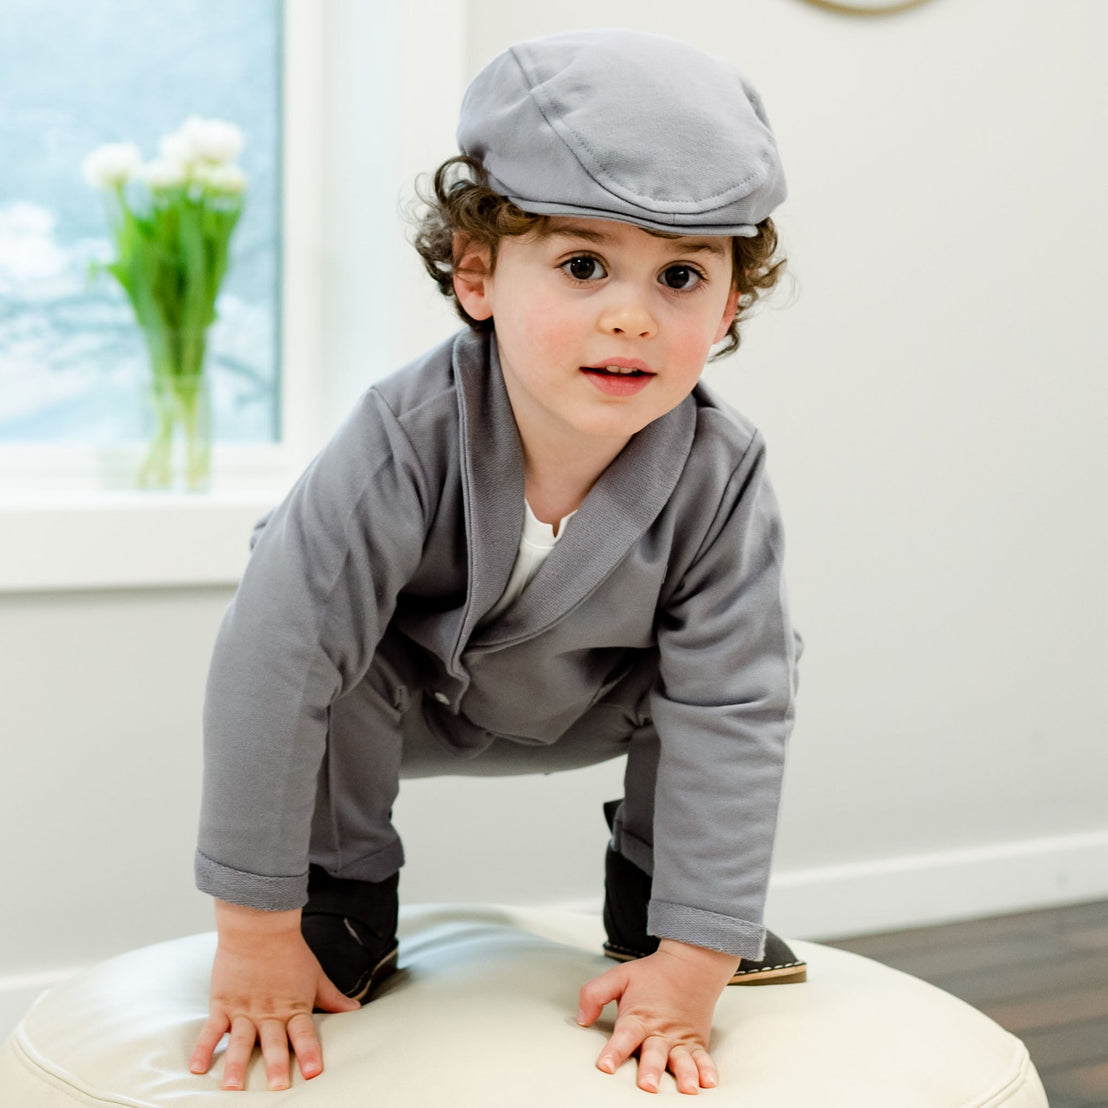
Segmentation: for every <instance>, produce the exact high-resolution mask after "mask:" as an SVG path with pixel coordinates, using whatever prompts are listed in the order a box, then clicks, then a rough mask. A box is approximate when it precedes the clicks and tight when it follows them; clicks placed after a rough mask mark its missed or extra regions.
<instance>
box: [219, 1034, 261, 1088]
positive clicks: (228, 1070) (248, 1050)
mask: <svg viewBox="0 0 1108 1108" xmlns="http://www.w3.org/2000/svg"><path fill="white" fill-rule="evenodd" d="M256 1037H257V1033H256V1031H255V1028H254V1024H253V1023H252V1022H251V1021H250V1020H249V1019H248V1018H247V1017H246V1016H236V1017H235V1019H234V1021H233V1022H232V1023H231V1038H230V1039H229V1040H228V1041H227V1054H226V1057H225V1058H224V1061H223V1088H225V1089H243V1088H245V1087H246V1066H247V1063H249V1061H250V1055H251V1054H253V1053H254V1039H255V1038H256Z"/></svg>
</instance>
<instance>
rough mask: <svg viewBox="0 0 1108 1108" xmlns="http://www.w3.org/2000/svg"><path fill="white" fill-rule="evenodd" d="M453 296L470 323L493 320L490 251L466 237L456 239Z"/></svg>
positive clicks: (458, 236) (459, 236)
mask: <svg viewBox="0 0 1108 1108" xmlns="http://www.w3.org/2000/svg"><path fill="white" fill-rule="evenodd" d="M454 257H455V258H456V259H457V260H456V261H455V263H454V293H455V295H456V296H457V297H458V302H459V303H460V304H461V305H462V307H463V308H465V310H466V314H467V315H469V317H470V318H471V319H476V320H482V319H489V318H490V317H491V316H492V301H491V299H490V296H489V293H490V291H491V284H492V283H491V281H490V278H491V277H492V268H491V266H490V264H489V249H488V247H487V246H481V245H480V244H479V243H475V242H473V240H472V239H469V238H467V237H466V236H465V235H462V234H460V233H457V234H455V235H454Z"/></svg>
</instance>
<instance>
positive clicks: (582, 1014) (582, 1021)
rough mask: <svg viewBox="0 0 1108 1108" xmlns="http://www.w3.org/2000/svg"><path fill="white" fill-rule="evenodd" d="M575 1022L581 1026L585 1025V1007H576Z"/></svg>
mask: <svg viewBox="0 0 1108 1108" xmlns="http://www.w3.org/2000/svg"><path fill="white" fill-rule="evenodd" d="M577 1022H578V1023H579V1024H580V1025H581V1026H582V1027H584V1026H585V1009H584V1008H578V1009H577Z"/></svg>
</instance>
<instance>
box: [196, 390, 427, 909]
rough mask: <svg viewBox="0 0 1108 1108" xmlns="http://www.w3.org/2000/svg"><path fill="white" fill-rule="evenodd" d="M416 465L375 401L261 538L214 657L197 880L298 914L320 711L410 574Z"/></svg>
mask: <svg viewBox="0 0 1108 1108" xmlns="http://www.w3.org/2000/svg"><path fill="white" fill-rule="evenodd" d="M428 501H429V497H428V494H427V490H426V488H425V487H424V482H423V474H422V470H421V468H420V463H419V459H418V457H417V456H416V454H415V451H414V449H413V447H412V446H411V444H410V443H409V442H408V440H407V438H406V436H405V435H404V432H403V430H402V429H401V428H400V427H399V425H398V423H397V421H396V418H395V417H394V416H393V415H392V413H391V412H390V411H389V410H388V409H387V407H386V406H385V404H384V402H383V401H382V400H380V399H379V398H377V397H376V396H375V395H374V394H373V393H370V394H368V395H367V396H366V397H365V398H363V400H362V402H361V403H360V405H359V406H358V407H357V408H356V409H355V411H354V412H353V413H352V414H351V416H350V417H349V418H348V420H347V422H346V423H345V424H344V425H343V427H342V428H341V429H340V431H339V432H338V434H337V435H336V436H335V437H334V438H333V439H332V440H331V442H330V443H328V445H327V446H326V447H325V448H324V450H323V452H322V453H321V454H320V456H319V457H318V458H317V459H316V460H315V461H314V462H313V463H312V465H311V466H310V467H309V469H308V470H307V471H306V472H305V474H304V475H303V476H302V477H301V478H300V480H299V481H298V482H297V484H296V486H295V487H294V488H293V490H292V491H291V493H290V494H289V495H288V497H286V499H285V501H284V502H283V503H282V504H281V505H280V506H279V507H278V508H277V509H276V511H274V513H273V514H272V516H271V517H270V518H269V520H268V522H267V523H266V526H265V528H264V529H263V530H262V531H261V533H260V535H259V536H258V539H257V543H256V545H255V547H254V550H253V553H252V554H251V556H250V560H249V562H248V564H247V567H246V571H245V573H244V574H243V578H242V582H241V583H240V585H239V588H238V590H237V592H236V593H235V597H234V600H233V601H232V603H231V605H230V607H229V608H228V610H227V613H226V615H225V616H224V619H223V622H222V625H221V626H220V630H219V635H218V637H217V639H216V642H215V646H214V649H213V651H212V661H211V666H210V668H209V672H208V683H207V690H206V696H205V701H204V789H203V800H202V805H201V816H200V831H199V836H198V849H197V856H196V877H197V885H198V887H199V888H200V889H201V890H202V891H203V892H207V893H209V894H211V895H212V896H214V897H217V898H219V899H220V900H224V901H228V902H231V903H235V904H241V905H243V906H246V907H251V908H259V909H264V910H267V911H287V910H290V909H293V908H299V907H301V906H302V905H303V904H304V902H305V899H306V896H307V877H308V849H309V841H310V834H311V825H312V813H313V810H314V808H315V803H316V789H317V775H318V771H319V766H320V763H321V760H322V758H323V754H324V747H325V742H326V734H327V719H328V709H329V707H330V705H331V704H332V703H333V701H334V700H335V699H336V698H337V697H338V696H341V695H342V694H343V693H344V692H346V691H348V690H349V689H351V688H353V687H354V686H355V685H356V684H357V682H358V681H360V680H361V678H362V676H363V675H364V674H365V672H366V671H367V670H368V668H369V666H370V664H371V662H372V659H373V655H374V652H375V650H376V648H377V646H378V644H379V642H380V640H381V637H382V635H383V633H384V630H385V627H386V626H387V624H388V621H389V619H390V618H391V617H392V614H393V611H394V608H395V604H396V598H397V596H398V595H399V593H400V592H401V591H402V589H403V588H404V586H405V585H406V584H407V582H408V581H409V580H410V578H411V576H412V574H413V573H414V571H415V568H416V567H417V566H418V564H419V560H420V557H421V553H422V548H423V543H424V539H425V532H426V519H425V512H426V510H427V504H428Z"/></svg>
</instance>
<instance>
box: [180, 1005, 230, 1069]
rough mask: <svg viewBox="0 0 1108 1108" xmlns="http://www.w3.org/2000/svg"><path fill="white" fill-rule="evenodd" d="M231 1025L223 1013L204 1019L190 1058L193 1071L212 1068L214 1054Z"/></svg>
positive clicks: (190, 1067) (190, 1066)
mask: <svg viewBox="0 0 1108 1108" xmlns="http://www.w3.org/2000/svg"><path fill="white" fill-rule="evenodd" d="M229 1026H230V1021H229V1020H228V1019H227V1017H226V1016H225V1015H223V1014H222V1013H220V1014H219V1015H218V1016H217V1015H214V1014H213V1015H210V1016H209V1017H208V1018H207V1019H206V1020H205V1021H204V1026H203V1027H202V1028H201V1029H200V1035H199V1036H198V1037H197V1040H196V1046H195V1047H193V1050H192V1057H191V1058H190V1059H189V1070H190V1071H191V1072H192V1073H207V1072H208V1070H210V1069H211V1068H212V1055H213V1054H214V1053H215V1048H216V1047H217V1046H219V1040H220V1039H222V1038H223V1036H224V1035H225V1034H226V1033H227V1028H228V1027H229Z"/></svg>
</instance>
